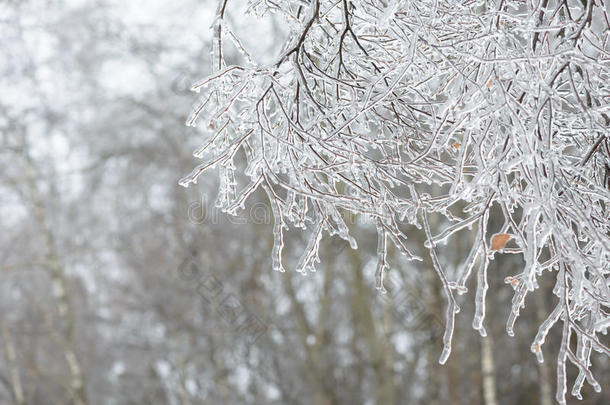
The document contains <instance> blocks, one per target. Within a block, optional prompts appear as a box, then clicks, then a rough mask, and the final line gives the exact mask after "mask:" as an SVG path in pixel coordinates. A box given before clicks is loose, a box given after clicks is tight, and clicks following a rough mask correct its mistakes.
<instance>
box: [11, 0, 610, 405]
mask: <svg viewBox="0 0 610 405" xmlns="http://www.w3.org/2000/svg"><path fill="white" fill-rule="evenodd" d="M215 8H216V4H215V2H214V1H212V0H205V1H204V0H181V1H176V2H169V1H158V0H155V1H141V0H130V1H119V0H96V1H93V0H91V1H84V0H83V1H77V0H64V1H62V0H4V1H2V2H0V227H1V228H0V229H2V231H1V232H0V314H1V315H0V342H1V344H0V403H2V404H18V405H22V404H37V405H38V404H41V405H42V404H75V405H84V404H108V405H110V404H183V405H186V404H383V405H386V404H464V405H466V404H487V405H496V404H542V405H551V404H553V403H554V393H555V380H556V378H555V373H556V370H555V369H556V366H555V357H556V352H557V349H558V344H559V342H558V339H557V337H558V333H559V332H560V331H559V330H554V331H553V332H552V333H551V335H550V341H549V342H548V343H547V344H546V345H545V346H544V351H545V358H546V359H547V361H546V362H545V363H543V364H537V362H536V358H535V356H534V355H533V354H531V353H530V351H529V347H530V344H531V342H532V340H533V338H534V336H535V333H536V329H537V325H539V324H540V322H541V321H542V320H543V319H544V318H545V317H546V315H547V314H548V311H549V309H550V308H552V307H551V305H552V303H553V302H554V299H555V298H554V297H553V296H552V294H551V291H550V288H552V287H550V288H549V285H550V286H552V282H553V280H551V279H550V278H549V279H547V280H546V282H547V285H546V286H544V285H543V286H542V287H543V288H541V289H540V290H539V291H538V292H537V293H536V294H534V296H535V299H532V300H529V301H528V302H527V303H526V304H527V306H526V308H525V309H524V310H523V311H522V315H521V317H520V319H519V320H518V321H517V325H516V331H515V333H516V336H515V337H512V338H511V337H509V336H507V334H506V332H505V322H506V318H507V315H508V313H509V309H510V308H509V307H510V300H511V297H512V288H511V286H510V284H506V283H505V281H504V280H505V278H506V277H507V276H509V275H511V274H514V273H515V269H516V268H518V267H519V266H522V263H521V261H520V260H521V259H520V258H519V257H516V256H513V255H508V254H505V255H498V258H497V260H495V261H494V262H492V267H491V268H490V272H489V277H490V279H489V283H490V293H489V294H488V307H489V312H488V315H487V317H486V320H485V322H486V329H487V331H488V335H489V336H488V337H487V338H485V339H482V338H481V337H480V336H479V334H478V333H477V332H476V331H474V330H473V329H472V327H471V324H472V315H473V308H474V303H473V302H474V297H473V293H472V289H471V292H470V293H468V294H465V295H462V296H460V297H459V299H460V305H461V307H462V311H461V312H460V314H459V315H458V317H457V325H456V334H455V337H454V350H453V353H452V355H451V357H450V359H449V361H448V362H447V364H446V365H445V366H440V365H439V364H438V358H439V355H440V352H441V349H442V343H441V340H440V338H441V335H442V330H443V326H444V314H445V309H444V307H445V302H444V299H443V298H442V295H441V289H442V287H441V283H440V281H439V280H438V279H437V277H436V275H435V273H434V271H433V270H432V267H431V266H430V263H429V262H426V261H424V262H423V263H416V264H414V263H406V262H405V261H402V260H400V258H399V257H398V255H392V256H391V259H392V260H391V262H390V264H391V271H390V275H389V277H388V279H387V281H386V288H387V290H388V292H387V294H385V295H382V294H380V293H379V292H378V291H377V290H376V289H375V288H374V276H373V273H374V267H375V265H374V256H375V247H376V233H375V229H374V226H372V224H368V223H367V221H366V219H362V218H348V219H349V224H351V228H352V232H354V233H355V234H356V235H357V236H358V238H357V239H358V240H359V242H360V249H359V250H357V251H354V250H352V249H351V248H350V247H349V246H348V245H347V244H345V242H342V241H341V240H339V239H337V240H334V239H330V238H328V237H325V238H324V239H323V242H322V243H323V248H322V255H321V264H320V266H319V271H318V272H316V273H313V274H309V275H308V276H307V277H303V276H302V275H301V274H298V273H296V272H294V271H287V272H285V273H277V272H273V271H272V270H271V258H270V252H271V246H272V234H271V228H272V215H271V212H270V209H269V208H268V206H267V205H266V203H265V199H264V198H263V196H258V197H259V200H258V201H254V200H249V201H248V206H249V209H248V210H246V214H245V215H242V216H240V217H237V218H228V217H226V216H225V215H224V214H222V213H220V212H218V211H217V210H216V209H215V208H214V199H215V197H216V191H215V190H216V187H217V184H215V181H216V179H215V177H214V176H207V177H205V178H204V179H202V180H203V181H202V182H201V183H200V184H199V185H198V186H197V187H190V188H189V189H184V188H182V187H180V186H178V179H179V178H181V177H182V176H183V175H184V174H186V173H188V172H189V171H190V170H191V169H192V167H193V166H194V165H195V164H196V159H195V158H193V157H192V151H193V150H194V149H195V148H196V147H197V146H199V145H200V144H202V143H203V142H204V140H205V139H206V136H207V132H206V130H207V129H206V128H190V127H186V126H185V125H184V123H185V120H186V118H187V117H188V116H189V114H190V112H191V110H192V109H193V106H196V105H197V102H198V99H197V95H196V94H194V93H191V92H190V91H189V90H188V89H189V87H190V85H191V84H192V83H193V82H195V81H196V80H198V79H200V78H202V77H204V76H206V75H207V74H208V73H209V67H210V61H209V59H210V57H209V55H210V54H209V49H210V33H209V30H208V28H209V26H210V24H211V22H212V17H213V14H214V11H215ZM242 9H243V10H245V6H244V7H242ZM235 10H240V9H239V8H237V9H233V10H232V11H231V13H230V14H229V15H228V18H229V19H231V20H233V26H234V27H240V29H243V30H250V31H251V32H253V34H252V35H251V36H250V38H251V43H249V44H245V45H246V46H247V47H249V48H250V49H252V50H253V51H254V54H255V55H256V56H257V57H258V58H260V61H262V62H264V61H265V60H266V58H267V59H269V58H270V57H271V56H273V55H275V54H276V53H277V52H278V51H279V49H278V48H279V47H280V46H281V44H282V43H283V35H284V34H285V32H284V30H283V28H282V26H281V24H276V23H274V21H273V19H272V18H268V19H264V20H256V19H254V18H251V17H247V16H246V15H245V14H244V13H242V12H236V11H235ZM243 10H242V11H243ZM232 57H233V58H235V61H236V62H239V58H240V57H241V56H240V55H239V54H238V53H237V52H235V55H234V56H232ZM433 225H434V226H435V227H436V229H437V230H438V229H440V228H441V227H442V224H441V223H436V224H433ZM307 236H308V235H307V232H294V233H292V234H290V235H289V240H288V242H287V243H288V246H287V248H286V249H285V250H284V251H285V255H286V262H287V263H292V264H293V268H294V265H295V264H296V260H298V257H299V255H300V253H301V252H302V250H303V248H304V245H305V243H306V241H307ZM422 241H423V235H422V234H421V232H420V231H417V230H413V232H412V236H411V247H413V249H414V250H415V251H416V252H417V251H418V250H419V253H420V255H422V256H424V257H427V255H426V254H424V253H425V252H422V250H423V246H421V247H420V248H419V249H418V248H417V245H418V244H421V243H422ZM470 243H471V239H469V237H463V238H461V239H459V240H458V241H457V242H455V243H451V244H449V245H446V246H443V248H442V249H439V252H440V253H441V254H442V258H441V259H442V261H443V263H444V264H445V265H446V266H449V267H451V266H457V265H458V264H459V263H460V261H461V260H463V259H464V255H465V252H467V251H468V247H469V246H470ZM474 279H475V278H471V281H474ZM544 282H545V280H543V283H544ZM597 361H598V364H594V365H593V370H594V371H595V375H596V377H597V378H598V380H599V381H600V383H601V384H602V387H603V391H602V393H599V394H598V393H595V392H594V391H593V390H592V389H591V388H590V387H589V386H585V390H584V393H585V395H584V398H585V399H584V400H583V401H581V402H579V403H583V404H608V403H610V384H608V382H609V381H610V367H609V364H608V359H607V358H605V357H601V356H600V357H597ZM570 371H571V373H570V375H569V380H568V381H573V380H574V377H575V375H576V373H575V372H576V369H575V368H571V369H570ZM570 400H571V401H575V400H574V399H570Z"/></svg>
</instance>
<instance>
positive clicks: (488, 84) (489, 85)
mask: <svg viewBox="0 0 610 405" xmlns="http://www.w3.org/2000/svg"><path fill="white" fill-rule="evenodd" d="M485 87H487V88H490V87H491V79H489V81H488V82H487V84H486V85H485Z"/></svg>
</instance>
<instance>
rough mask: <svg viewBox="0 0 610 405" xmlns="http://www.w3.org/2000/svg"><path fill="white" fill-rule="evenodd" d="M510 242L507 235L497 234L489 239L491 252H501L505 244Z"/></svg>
mask: <svg viewBox="0 0 610 405" xmlns="http://www.w3.org/2000/svg"><path fill="white" fill-rule="evenodd" d="M509 240H510V235H509V234H507V233H497V234H495V235H494V236H493V238H491V250H502V249H504V246H506V242H508V241H509Z"/></svg>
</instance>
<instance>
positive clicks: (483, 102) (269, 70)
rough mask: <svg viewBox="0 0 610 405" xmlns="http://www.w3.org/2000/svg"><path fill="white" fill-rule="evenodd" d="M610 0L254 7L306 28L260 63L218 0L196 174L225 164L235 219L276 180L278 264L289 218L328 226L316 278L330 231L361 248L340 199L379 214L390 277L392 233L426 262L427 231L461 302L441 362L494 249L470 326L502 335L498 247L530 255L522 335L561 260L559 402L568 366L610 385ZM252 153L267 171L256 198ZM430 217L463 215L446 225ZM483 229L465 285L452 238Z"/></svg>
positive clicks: (224, 195)
mask: <svg viewBox="0 0 610 405" xmlns="http://www.w3.org/2000/svg"><path fill="white" fill-rule="evenodd" d="M609 6H610V5H609V4H608V3H607V0H595V1H593V0H586V1H585V0H583V1H557V0H543V1H529V0H528V1H511V0H494V1H462V2H456V1H432V0H423V1H417V2H414V1H399V0H386V1H377V0H349V1H348V0H342V1H336V0H308V1H305V0H287V1H282V2H275V1H269V0H265V1H263V0H258V1H250V11H251V12H252V13H256V14H259V15H263V14H265V13H275V14H276V15H277V16H278V18H280V19H283V20H285V21H286V22H287V24H289V26H290V29H291V33H290V37H289V38H288V40H287V41H286V44H285V45H284V48H283V50H282V52H281V53H280V54H279V56H278V57H277V59H276V61H275V62H274V63H271V64H269V65H265V66H262V65H257V64H256V63H255V61H254V62H253V61H252V60H251V58H250V56H249V55H250V54H249V53H247V51H245V49H244V45H243V43H242V42H240V40H239V39H238V38H237V37H235V34H234V33H233V31H231V30H230V29H229V28H228V22H227V20H225V18H224V17H225V15H226V13H229V12H230V8H231V1H227V0H223V1H220V4H219V8H218V18H217V20H216V22H215V24H214V26H213V29H214V47H213V48H214V50H213V53H214V58H213V60H214V68H215V72H214V74H213V75H212V76H210V77H209V78H208V79H205V80H202V81H201V82H199V83H198V84H196V85H195V86H194V87H193V88H194V89H195V90H197V91H200V90H201V91H202V92H204V93H205V94H206V95H205V97H204V99H205V101H204V102H203V103H202V105H201V106H200V107H199V108H198V109H197V110H196V111H195V112H194V114H193V116H192V117H191V118H190V119H189V121H188V123H189V124H191V125H196V122H197V120H198V119H199V120H206V122H205V124H206V125H207V126H208V127H209V128H210V130H211V132H212V134H211V137H210V138H209V140H208V141H207V142H206V143H205V147H203V148H201V149H200V150H199V151H197V156H199V157H202V158H203V159H205V162H206V163H204V164H202V165H200V166H199V167H197V168H196V169H195V170H194V171H193V173H191V174H190V175H189V176H187V177H185V178H184V179H183V180H182V181H181V184H182V185H185V186H187V185H188V184H189V183H192V182H195V181H196V180H197V177H198V176H200V175H201V174H202V173H203V172H204V171H205V170H207V169H209V168H211V167H219V168H220V169H221V186H220V199H219V201H220V204H221V206H222V207H223V208H225V209H226V210H227V211H229V212H231V213H234V212H235V211H236V209H238V208H240V207H243V206H244V203H245V199H246V198H247V197H248V196H249V195H250V194H252V192H254V191H255V190H256V189H257V188H259V187H262V189H264V191H265V192H266V193H267V195H268V197H269V199H270V202H271V206H272V208H273V214H274V219H275V227H274V234H275V246H274V248H273V261H274V268H275V269H276V270H280V271H283V269H284V267H283V265H282V247H283V245H284V238H283V232H284V230H285V229H286V228H287V227H288V226H295V227H300V228H305V227H306V226H310V227H311V229H313V234H312V236H311V240H310V242H309V244H308V245H307V248H306V251H305V252H304V253H303V256H302V257H301V260H300V261H299V265H298V268H299V271H303V272H306V271H308V270H309V271H311V270H313V269H314V266H315V263H316V262H317V261H318V248H319V246H320V239H321V237H322V234H323V232H326V233H327V234H330V235H334V234H337V235H339V236H340V237H341V238H343V239H345V240H347V241H349V242H350V244H351V245H352V247H354V248H355V247H356V243H355V240H353V238H352V236H351V235H350V232H349V228H348V226H347V225H346V224H345V222H344V221H343V220H342V219H341V215H340V213H339V212H340V211H343V212H350V213H355V214H366V215H368V216H370V217H372V218H373V219H374V221H375V223H376V226H377V230H378V234H379V244H378V245H379V246H378V256H379V259H378V260H379V262H378V266H377V269H378V270H377V280H378V286H379V287H380V288H382V287H383V284H382V280H383V274H384V271H385V270H386V268H387V264H386V254H387V246H388V243H392V244H393V245H394V246H396V247H397V248H398V250H399V251H400V252H402V253H403V254H404V256H405V258H406V259H408V260H417V259H420V258H419V257H417V256H416V255H415V254H413V253H412V252H411V251H410V250H409V249H410V247H409V245H408V241H407V235H406V234H405V233H404V232H403V231H402V230H401V229H404V228H405V224H410V225H414V226H417V227H418V228H421V227H423V228H424V230H425V233H426V236H427V242H426V247H427V249H428V250H429V253H430V256H431V259H432V263H433V265H434V270H435V271H436V273H437V274H438V276H439V277H440V278H441V280H442V282H443V286H444V290H445V294H446V297H447V327H446V332H445V335H444V338H443V342H444V346H445V347H444V350H443V354H442V357H441V362H444V361H446V360H447V357H448V356H449V353H450V351H451V337H452V333H453V323H454V316H455V314H456V313H457V312H458V310H459V308H458V307H457V305H456V302H455V298H454V292H457V293H458V294H463V293H465V292H466V283H467V281H468V278H469V276H470V274H471V273H472V270H473V268H474V267H475V264H476V263H478V268H477V270H476V273H477V277H476V278H477V280H476V281H477V286H478V287H477V292H476V297H475V302H476V311H475V312H476V313H475V318H474V320H473V327H474V328H475V329H477V330H478V331H479V332H480V333H481V335H483V336H485V333H486V332H485V328H484V325H483V323H484V317H485V297H486V294H487V289H488V285H487V269H488V265H489V262H490V260H493V258H494V255H495V253H497V252H499V251H506V252H510V253H517V254H522V255H523V258H524V262H525V266H524V268H523V269H522V272H521V273H519V274H515V275H513V276H510V277H507V283H508V284H509V285H510V286H511V287H512V288H513V289H514V298H513V301H512V307H511V310H510V315H509V317H508V322H507V325H506V330H507V333H508V334H510V335H512V334H513V327H514V324H515V322H516V320H517V318H518V316H519V311H520V309H521V308H523V306H524V305H525V300H526V297H527V295H528V293H529V292H531V291H534V290H535V289H537V288H538V283H537V279H538V277H539V276H540V275H541V274H542V273H543V272H551V273H552V274H554V277H555V280H556V285H555V287H554V290H553V293H554V294H555V295H556V297H557V304H556V307H555V308H554V309H553V311H552V312H551V314H549V316H548V319H547V320H546V321H545V322H544V323H543V324H542V325H540V329H539V332H538V335H537V336H536V338H535V340H534V342H533V343H532V352H533V353H534V354H535V355H536V356H537V358H538V360H539V361H543V357H542V351H541V349H540V347H541V346H542V344H543V343H544V341H545V337H546V335H547V333H548V331H549V330H550V328H551V327H553V325H554V324H556V323H557V322H561V323H562V324H563V341H562V344H561V349H560V352H559V353H558V360H557V376H558V389H557V401H558V402H559V403H562V404H565V401H566V399H565V393H566V386H565V384H566V382H565V380H566V363H567V360H569V362H571V363H572V364H574V365H575V366H576V367H577V368H578V369H579V371H580V374H579V375H578V377H577V379H576V381H575V383H574V386H573V389H572V394H573V395H575V396H577V397H580V390H581V387H582V385H583V383H584V382H585V381H587V382H588V383H589V384H591V385H592V386H593V388H594V389H596V390H600V389H601V387H600V385H599V383H598V382H597V381H596V380H595V379H594V377H593V375H592V374H591V372H590V370H589V367H590V365H591V360H590V358H591V353H592V352H593V351H596V352H598V353H602V354H604V355H608V354H610V350H609V349H608V347H607V346H605V345H604V344H603V343H602V342H601V341H600V339H599V336H600V335H601V334H606V333H607V329H608V327H609V326H610V315H609V311H610V290H609V284H610V212H609V205H610V139H609V138H610V131H609V128H610V105H609V103H608V100H609V94H610V45H609V43H610V22H609V17H608V13H607V10H609V9H610V8H609ZM223 27H227V28H226V31H227V32H230V33H231V36H232V40H231V41H232V42H230V43H237V44H238V45H239V46H238V48H240V49H241V50H242V54H246V55H247V56H248V57H247V58H245V59H246V60H245V62H247V63H244V65H243V66H227V65H226V63H225V60H224V53H223V51H222V49H223V36H222V33H223ZM238 153H242V154H243V155H244V156H245V157H246V159H247V167H246V168H245V169H244V171H243V173H244V174H245V175H246V176H247V177H248V178H249V179H250V180H251V183H250V185H249V186H247V187H246V188H245V190H244V191H243V192H242V193H239V192H237V190H236V181H235V171H236V168H235V167H236V166H235V165H234V162H233V161H234V159H235V157H236V155H237V154H238ZM431 190H436V191H435V193H434V194H430V193H432V191H431ZM459 204H462V205H459ZM464 204H465V205H466V209H463V210H462V209H458V208H456V207H457V206H458V205H459V206H460V207H461V206H463V205H464ZM492 207H496V208H497V209H498V211H500V212H501V213H502V215H503V219H504V226H503V227H502V230H501V232H500V233H498V234H496V235H490V234H488V230H487V229H488V221H489V218H490V210H491V209H492ZM430 214H435V215H441V216H444V217H446V219H447V220H448V221H450V222H452V225H450V226H449V227H448V228H446V230H444V231H443V232H441V233H440V234H438V235H433V234H432V231H431V229H430V225H429V223H428V216H429V215H430ZM473 226H474V227H476V229H477V230H478V231H477V237H476V239H475V241H474V243H473V245H472V248H471V251H470V253H469V254H468V255H467V256H466V257H464V262H463V266H462V267H461V269H460V271H461V273H460V274H458V275H457V277H456V279H455V280H450V279H449V278H448V277H449V276H448V274H447V273H446V272H445V271H444V269H443V268H442V266H441V263H440V261H439V260H438V258H437V256H436V250H435V246H436V245H437V244H438V243H441V242H444V241H446V240H447V239H448V238H450V237H451V236H452V235H453V234H455V233H456V232H458V231H460V230H462V229H464V228H466V227H469V228H470V227H473ZM507 243H510V244H511V246H512V247H506V245H507ZM571 339H575V340H576V343H577V344H576V346H573V345H571V344H570V340H571ZM573 347H576V350H574V349H573Z"/></svg>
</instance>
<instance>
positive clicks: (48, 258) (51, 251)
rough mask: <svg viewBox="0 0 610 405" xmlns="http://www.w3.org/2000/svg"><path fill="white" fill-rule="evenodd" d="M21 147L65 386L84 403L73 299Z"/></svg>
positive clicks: (30, 166)
mask: <svg viewBox="0 0 610 405" xmlns="http://www.w3.org/2000/svg"><path fill="white" fill-rule="evenodd" d="M23 148H24V149H23V158H24V161H25V172H26V181H27V186H28V191H29V198H30V204H31V209H32V214H33V218H34V220H35V221H36V223H37V225H38V227H39V228H40V230H41V232H42V235H43V238H44V244H45V254H44V256H45V260H44V268H45V269H46V270H47V271H48V273H49V276H50V278H51V289H52V291H53V296H54V298H55V301H56V307H57V313H58V315H59V318H60V319H61V322H62V326H63V327H64V328H65V333H63V334H59V333H58V336H57V340H58V342H57V343H58V344H59V345H60V346H61V347H62V349H63V352H64V358H65V360H66V363H67V365H68V369H69V371H70V379H69V382H68V384H67V387H68V389H69V392H70V397H71V403H72V404H74V405H86V404H87V397H86V393H85V382H84V377H83V372H82V367H81V364H80V360H79V357H78V355H77V341H76V330H75V325H74V322H75V315H74V310H73V308H72V303H71V302H70V297H69V296H68V283H67V280H66V277H65V273H64V269H63V268H62V266H61V263H60V260H59V253H58V252H57V248H56V242H55V236H54V234H53V232H52V230H51V227H50V225H49V222H48V218H47V212H46V210H45V206H44V203H43V198H42V196H41V194H40V191H39V190H38V187H37V184H36V179H37V178H38V176H37V173H35V168H34V165H33V164H32V160H31V157H30V155H29V148H28V145H27V141H26V140H25V139H24V142H23ZM24 196H26V197H27V194H26V193H24ZM49 321H50V317H49ZM49 326H50V328H52V329H53V325H52V322H50V325H49ZM60 335H63V336H60Z"/></svg>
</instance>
